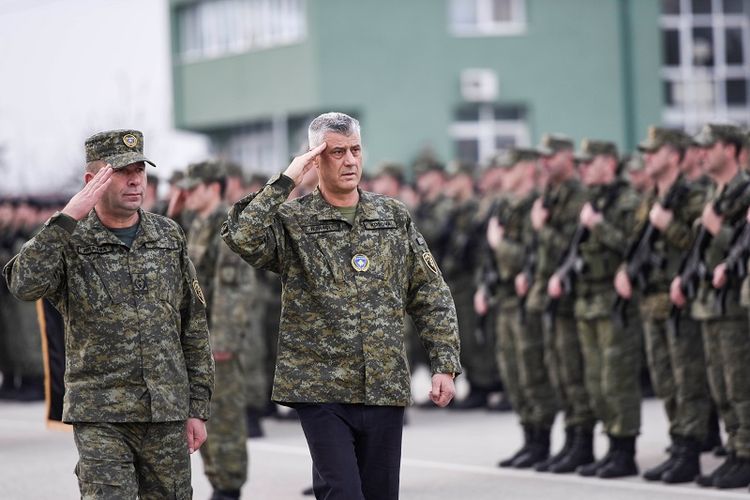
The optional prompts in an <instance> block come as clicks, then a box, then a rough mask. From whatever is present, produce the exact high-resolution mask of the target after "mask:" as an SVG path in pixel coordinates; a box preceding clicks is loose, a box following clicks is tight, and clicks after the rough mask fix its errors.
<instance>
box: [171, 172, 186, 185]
mask: <svg viewBox="0 0 750 500" xmlns="http://www.w3.org/2000/svg"><path fill="white" fill-rule="evenodd" d="M184 178H185V172H183V171H182V170H175V171H174V172H172V175H171V176H169V183H170V184H171V185H175V184H177V183H178V182H180V181H181V180H182V179H184Z"/></svg>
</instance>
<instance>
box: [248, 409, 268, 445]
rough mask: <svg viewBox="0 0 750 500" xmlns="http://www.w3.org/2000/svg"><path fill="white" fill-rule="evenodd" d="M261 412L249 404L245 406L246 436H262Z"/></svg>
mask: <svg viewBox="0 0 750 500" xmlns="http://www.w3.org/2000/svg"><path fill="white" fill-rule="evenodd" d="M261 414H262V412H261V411H259V410H256V409H255V408H252V407H250V406H248V407H246V408H245V426H246V427H247V437H248V438H259V437H263V436H264V433H263V427H262V426H261V424H260V417H261Z"/></svg>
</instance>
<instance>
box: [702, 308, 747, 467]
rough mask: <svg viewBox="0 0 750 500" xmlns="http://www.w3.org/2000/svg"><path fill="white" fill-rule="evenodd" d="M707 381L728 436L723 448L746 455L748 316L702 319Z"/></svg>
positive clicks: (744, 456)
mask: <svg viewBox="0 0 750 500" xmlns="http://www.w3.org/2000/svg"><path fill="white" fill-rule="evenodd" d="M700 323H701V333H702V334H703V346H704V349H705V353H706V366H707V370H708V383H709V387H710V388H711V396H712V397H713V398H714V402H715V403H716V407H717V409H718V411H719V416H720V417H721V420H722V421H723V422H724V429H725V430H726V431H727V434H728V436H729V439H728V441H727V448H729V449H730V450H734V451H735V452H736V453H737V455H738V456H740V457H743V458H750V334H748V319H747V318H740V317H733V318H719V319H708V320H702V321H701V322H700Z"/></svg>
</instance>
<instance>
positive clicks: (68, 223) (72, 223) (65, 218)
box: [47, 212, 78, 234]
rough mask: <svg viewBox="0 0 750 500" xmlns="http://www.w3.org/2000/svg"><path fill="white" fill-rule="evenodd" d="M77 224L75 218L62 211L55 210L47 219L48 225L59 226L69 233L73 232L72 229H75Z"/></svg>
mask: <svg viewBox="0 0 750 500" xmlns="http://www.w3.org/2000/svg"><path fill="white" fill-rule="evenodd" d="M77 225H78V221H77V220H75V219H74V218H73V217H71V216H69V215H67V214H64V213H62V212H57V213H56V214H54V215H53V216H52V217H50V219H49V220H48V221H47V226H48V227H49V226H59V227H61V228H63V229H64V230H65V231H67V232H68V233H70V234H73V231H75V230H76V226H77Z"/></svg>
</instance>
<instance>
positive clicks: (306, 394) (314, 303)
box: [222, 113, 461, 500]
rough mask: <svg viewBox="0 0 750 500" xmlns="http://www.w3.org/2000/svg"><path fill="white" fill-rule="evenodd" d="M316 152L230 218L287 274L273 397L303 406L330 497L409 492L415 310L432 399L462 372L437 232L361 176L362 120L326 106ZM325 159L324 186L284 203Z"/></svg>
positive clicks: (320, 491) (242, 239) (314, 128)
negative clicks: (431, 234) (409, 335)
mask: <svg viewBox="0 0 750 500" xmlns="http://www.w3.org/2000/svg"><path fill="white" fill-rule="evenodd" d="M308 138H309V144H310V147H311V148H312V149H311V150H310V151H309V152H307V153H305V154H303V155H301V156H298V157H296V158H295V159H294V160H293V161H292V163H291V164H290V165H289V167H288V168H287V169H286V171H285V172H284V174H283V175H280V176H276V177H274V178H273V179H272V180H271V181H269V184H267V185H266V186H265V187H264V188H263V189H262V190H261V191H259V192H258V193H255V194H252V195H249V196H247V197H245V198H243V199H242V200H240V201H239V202H238V203H237V204H235V205H234V207H233V208H232V210H231V211H230V214H229V219H228V220H227V222H226V223H225V225H224V227H223V228H222V236H223V237H224V239H225V241H226V242H227V243H228V244H229V246H230V247H231V248H232V249H233V250H234V251H236V252H237V253H239V254H240V255H242V257H243V258H244V259H245V260H247V261H248V262H250V263H251V264H253V265H254V266H257V267H260V268H263V269H269V270H272V271H274V272H277V273H279V274H280V275H281V279H282V283H283V288H284V289H283V296H282V301H283V308H282V316H281V326H280V332H279V350H278V358H277V361H276V374H275V378H274V386H273V396H272V397H273V399H274V400H275V401H277V402H280V403H284V404H287V405H290V406H293V407H295V408H296V409H297V412H298V414H299V417H300V421H301V423H302V428H303V430H304V432H305V436H306V438H307V442H308V446H309V447H310V453H311V455H312V459H313V471H314V478H313V486H314V491H315V495H316V496H317V497H318V498H336V499H363V498H365V499H368V500H369V499H395V498H398V484H399V468H400V459H401V433H402V425H403V416H404V407H405V406H406V405H407V404H409V401H410V385H409V368H408V365H407V360H406V346H405V339H404V333H403V317H404V313H405V312H408V313H409V314H410V315H411V317H412V319H413V320H414V323H415V325H416V328H417V332H418V334H419V336H420V338H421V339H422V342H423V344H424V346H425V347H426V349H427V351H428V356H429V360H430V364H431V368H432V373H433V376H432V391H431V393H430V397H431V399H432V400H433V401H434V402H435V403H436V404H437V405H439V406H445V405H447V404H448V403H449V402H450V400H451V399H452V398H453V395H454V392H455V389H454V385H453V376H454V375H455V374H456V373H458V372H460V370H461V367H460V364H459V346H458V328H457V321H456V311H455V308H454V305H453V301H452V299H451V296H450V291H449V290H448V287H447V285H446V284H445V281H443V278H442V276H441V274H440V270H439V268H438V267H437V266H436V264H435V261H434V259H433V258H432V255H431V253H430V250H429V249H428V247H427V245H426V243H425V240H424V238H423V237H422V235H421V234H420V233H419V231H417V229H416V227H415V226H414V224H413V222H412V221H411V218H410V217H409V214H408V212H407V210H406V208H405V207H404V205H403V204H402V203H400V202H397V201H395V200H393V199H391V198H386V197H383V196H380V195H375V194H373V193H368V192H365V191H361V190H359V189H358V188H357V185H358V184H359V179H360V175H361V172H362V144H361V140H360V133H359V123H358V122H357V121H356V120H354V119H353V118H351V117H349V116H347V115H345V114H343V113H326V114H323V115H321V116H319V117H317V118H316V119H314V120H313V121H312V123H311V124H310V127H309V129H308ZM313 167H315V168H316V170H317V171H318V176H319V179H320V180H319V184H318V188H317V189H315V191H314V192H313V193H311V194H308V195H306V196H303V197H302V198H299V199H297V200H293V201H289V202H286V203H285V200H286V199H287V197H288V196H289V193H290V192H291V191H292V189H293V187H294V185H295V183H297V182H300V180H301V179H302V177H303V176H304V174H305V173H306V172H307V171H308V170H309V169H311V168H313Z"/></svg>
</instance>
